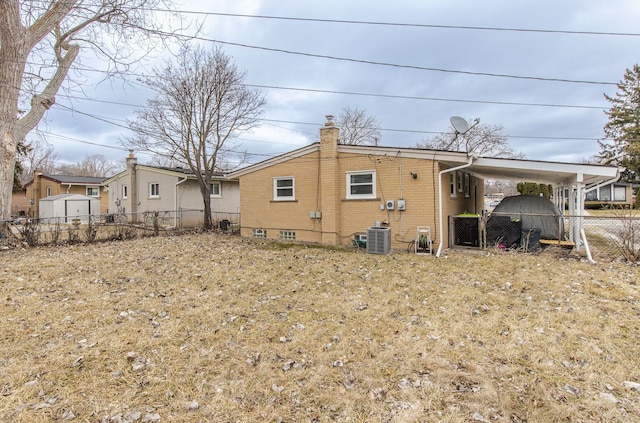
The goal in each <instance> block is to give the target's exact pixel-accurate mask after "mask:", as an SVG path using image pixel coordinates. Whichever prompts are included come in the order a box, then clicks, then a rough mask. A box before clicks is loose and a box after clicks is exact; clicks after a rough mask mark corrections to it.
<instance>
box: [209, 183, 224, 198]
mask: <svg viewBox="0 0 640 423" xmlns="http://www.w3.org/2000/svg"><path fill="white" fill-rule="evenodd" d="M221 193H222V190H221V189H220V182H213V183H212V184H211V196H212V197H221V196H222V194H221Z"/></svg>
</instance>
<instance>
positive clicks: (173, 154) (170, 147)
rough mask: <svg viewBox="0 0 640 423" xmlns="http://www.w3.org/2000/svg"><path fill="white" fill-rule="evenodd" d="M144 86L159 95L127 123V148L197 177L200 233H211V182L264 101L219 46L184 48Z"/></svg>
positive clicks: (260, 111) (255, 122) (244, 74)
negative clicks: (169, 160) (171, 162)
mask: <svg viewBox="0 0 640 423" xmlns="http://www.w3.org/2000/svg"><path fill="white" fill-rule="evenodd" d="M154 73H155V76H154V77H152V78H147V80H146V81H145V83H146V84H147V85H148V86H149V87H151V88H152V89H153V90H155V91H156V92H157V93H158V94H157V96H156V97H155V98H153V99H151V100H149V101H147V106H146V108H145V109H142V110H139V111H138V112H136V119H135V120H134V121H132V122H130V126H131V129H132V130H133V131H134V132H135V134H136V135H135V136H134V137H131V138H128V139H127V140H126V142H125V143H126V144H127V147H128V148H132V149H135V150H141V151H147V152H151V153H154V154H158V155H161V156H165V157H170V158H172V159H173V160H176V161H178V162H180V163H181V164H183V165H185V166H186V167H188V169H190V170H191V172H192V173H193V174H194V175H195V176H196V178H197V181H198V185H199V187H200V192H201V194H202V199H203V203H204V217H205V218H204V223H203V228H204V229H205V230H207V229H211V228H212V221H211V181H212V178H213V176H214V172H215V171H219V170H220V164H221V163H223V162H224V160H225V158H227V157H228V156H229V153H230V152H232V148H233V145H234V144H235V142H234V141H235V137H237V136H238V135H239V134H241V133H242V132H245V131H248V130H250V129H252V128H254V127H256V126H257V125H258V123H259V117H260V115H261V113H262V109H263V106H264V104H265V100H264V95H263V94H262V93H261V92H260V91H258V90H255V89H250V88H248V87H247V86H246V85H244V79H245V76H246V73H245V72H241V71H240V70H238V68H237V67H236V65H235V64H234V62H233V61H232V59H231V57H229V56H227V55H226V54H225V53H224V52H223V51H222V49H221V48H220V47H219V46H214V47H213V49H212V50H210V51H205V50H204V49H203V48H202V47H191V48H190V47H184V48H183V49H182V50H181V51H180V53H179V55H178V57H177V60H176V62H175V63H171V62H169V63H167V64H166V66H165V67H164V68H161V69H156V70H155V72H154Z"/></svg>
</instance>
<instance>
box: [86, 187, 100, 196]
mask: <svg viewBox="0 0 640 423" xmlns="http://www.w3.org/2000/svg"><path fill="white" fill-rule="evenodd" d="M87 195H88V196H89V197H99V196H100V189H99V188H98V187H87Z"/></svg>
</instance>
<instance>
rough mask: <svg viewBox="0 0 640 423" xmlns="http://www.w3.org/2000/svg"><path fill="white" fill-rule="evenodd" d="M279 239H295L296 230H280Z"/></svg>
mask: <svg viewBox="0 0 640 423" xmlns="http://www.w3.org/2000/svg"><path fill="white" fill-rule="evenodd" d="M280 240H281V241H295V240H296V232H295V231H280Z"/></svg>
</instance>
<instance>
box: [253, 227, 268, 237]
mask: <svg viewBox="0 0 640 423" xmlns="http://www.w3.org/2000/svg"><path fill="white" fill-rule="evenodd" d="M251 236H252V237H253V238H266V237H267V230H266V229H260V228H254V229H253V230H252V231H251Z"/></svg>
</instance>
